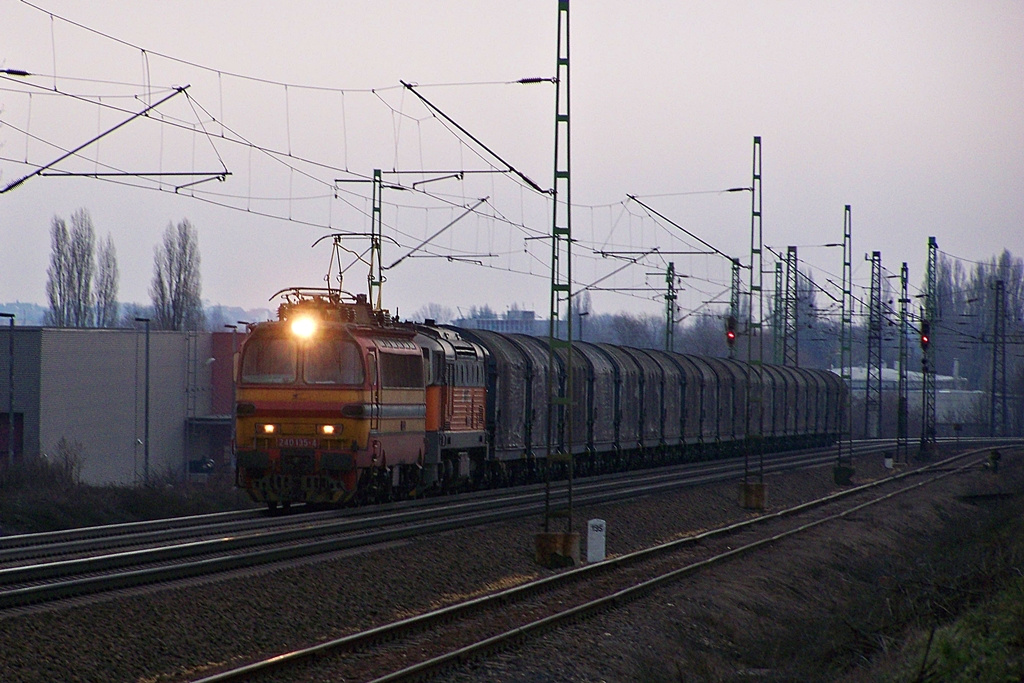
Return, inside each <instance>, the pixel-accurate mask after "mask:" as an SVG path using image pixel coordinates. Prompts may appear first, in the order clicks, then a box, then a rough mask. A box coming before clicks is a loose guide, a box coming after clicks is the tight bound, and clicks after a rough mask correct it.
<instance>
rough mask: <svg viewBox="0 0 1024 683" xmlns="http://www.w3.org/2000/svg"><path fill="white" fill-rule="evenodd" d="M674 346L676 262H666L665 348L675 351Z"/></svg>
mask: <svg viewBox="0 0 1024 683" xmlns="http://www.w3.org/2000/svg"><path fill="white" fill-rule="evenodd" d="M675 346H676V264H675V263H673V262H672V261H669V263H668V270H667V271H666V272H665V350H666V351H675Z"/></svg>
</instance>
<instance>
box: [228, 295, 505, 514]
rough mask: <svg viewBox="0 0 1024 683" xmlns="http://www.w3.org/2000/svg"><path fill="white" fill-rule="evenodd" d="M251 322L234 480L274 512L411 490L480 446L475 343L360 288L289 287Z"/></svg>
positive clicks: (451, 473) (445, 479)
mask: <svg viewBox="0 0 1024 683" xmlns="http://www.w3.org/2000/svg"><path fill="white" fill-rule="evenodd" d="M279 294H282V295H283V296H284V298H285V302H284V303H282V304H281V305H280V307H279V309H278V320H276V321H272V322H266V323H259V324H257V325H253V326H251V327H250V329H249V334H248V336H247V338H246V340H245V342H244V343H243V345H242V348H241V351H240V362H239V367H238V372H237V386H236V402H237V403H236V436H235V452H236V483H237V485H238V486H240V487H242V488H244V489H245V490H246V491H248V492H249V495H250V496H251V497H252V498H253V500H255V501H257V502H262V503H266V504H267V505H268V507H270V508H271V509H274V508H276V507H277V506H278V505H282V506H284V507H288V506H290V505H291V503H293V502H306V503H321V504H341V503H346V502H350V501H356V502H369V501H384V500H389V499H390V498H391V497H392V496H393V495H400V496H408V495H414V494H415V493H416V492H417V491H418V490H420V489H422V488H424V487H432V486H438V485H440V486H448V485H450V483H451V482H453V481H455V480H457V479H458V478H459V477H460V476H465V475H467V474H468V470H469V457H470V454H474V455H476V456H477V457H480V456H482V454H483V453H484V451H485V450H486V439H485V433H484V400H485V396H484V372H483V362H482V350H481V349H480V347H479V346H476V345H474V344H471V343H469V342H465V341H463V340H461V339H460V338H459V336H458V335H457V334H454V333H450V332H446V331H443V330H439V329H436V328H429V329H428V328H424V329H423V331H418V330H417V328H416V327H415V326H413V325H410V324H401V323H398V322H397V321H395V320H393V319H392V318H391V317H390V316H389V314H388V312H387V311H380V310H374V309H373V308H372V307H371V305H370V304H369V302H368V301H367V300H366V297H365V296H364V295H358V296H356V297H349V296H347V295H343V294H342V293H340V292H339V291H337V290H311V289H292V290H286V291H284V292H282V293H279Z"/></svg>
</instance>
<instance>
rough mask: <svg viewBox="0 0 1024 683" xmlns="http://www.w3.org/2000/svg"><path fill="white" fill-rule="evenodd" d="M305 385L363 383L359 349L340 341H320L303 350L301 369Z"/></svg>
mask: <svg viewBox="0 0 1024 683" xmlns="http://www.w3.org/2000/svg"><path fill="white" fill-rule="evenodd" d="M302 375H303V379H304V380H305V381H306V383H307V384H357V385H361V384H362V383H363V359H362V355H361V354H360V353H359V347H358V346H356V345H355V344H354V343H353V342H350V341H343V340H341V339H322V340H319V341H317V342H316V343H315V344H310V345H308V346H307V347H306V349H305V363H304V364H303V369H302Z"/></svg>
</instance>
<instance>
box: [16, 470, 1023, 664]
mask: <svg viewBox="0 0 1024 683" xmlns="http://www.w3.org/2000/svg"><path fill="white" fill-rule="evenodd" d="M1006 460H1007V459H1005V458H1004V464H1007V463H1006ZM855 466H856V470H857V473H856V481H855V483H862V482H866V481H870V480H872V479H874V478H878V477H881V476H885V475H886V474H887V473H888V471H887V470H885V469H884V468H883V466H882V459H881V457H880V456H876V457H874V458H871V459H861V460H859V461H857V462H856V463H855ZM1006 469H1010V468H1006ZM765 481H766V484H767V491H768V504H769V511H771V510H777V509H780V508H784V507H788V506H790V505H793V504H796V503H798V502H801V501H804V500H808V499H811V498H815V497H818V496H821V495H825V494H827V493H830V492H833V491H835V489H836V486H835V484H834V482H833V480H832V470H831V467H818V468H811V469H804V470H799V471H795V472H790V473H786V474H782V475H771V476H768V477H766V480H765ZM754 514H755V513H753V512H750V511H746V510H743V509H742V508H740V506H739V505H738V482H735V481H733V482H727V483H721V484H713V485H706V486H701V487H695V488H681V489H680V490H678V491H676V492H673V493H662V494H656V495H649V496H645V497H641V498H638V499H635V500H631V501H626V502H620V503H617V504H612V505H604V506H600V507H595V508H590V509H588V508H578V509H577V510H576V513H575V520H576V524H575V526H576V527H578V530H579V531H580V533H581V536H582V537H583V538H585V536H586V534H585V529H586V523H587V520H588V519H591V518H601V519H604V520H605V521H606V523H607V539H606V544H607V550H608V553H609V554H610V555H613V554H623V553H627V552H630V551H633V550H638V549H640V548H643V547H648V546H650V545H653V544H655V543H658V542H663V541H666V540H669V539H672V538H675V537H678V536H680V535H684V534H690V533H693V532H695V531H698V530H702V529H707V528H711V527H716V526H720V525H722V524H725V523H727V522H730V521H736V520H740V519H745V518H748V517H751V516H753V515H754ZM542 521H543V520H542V519H538V518H526V519H520V520H514V521H511V522H505V523H498V524H490V525H486V526H479V527H473V528H469V529H465V530H461V531H456V532H446V533H440V534H432V535H429V536H425V537H423V538H419V539H416V540H413V541H409V542H404V543H400V544H390V545H388V546H382V547H371V548H366V549H362V550H359V551H355V552H347V553H343V554H336V555H332V556H330V557H329V558H326V559H323V560H321V561H316V562H304V563H302V564H299V565H297V566H289V567H286V568H277V569H273V570H269V571H267V570H263V571H254V572H249V573H246V574H243V575H232V576H230V577H221V578H209V579H206V580H204V581H202V582H197V583H192V584H189V585H185V586H176V587H155V588H151V589H148V590H146V591H144V592H136V593H133V594H128V595H121V596H116V597H107V598H104V599H102V600H94V601H90V602H86V603H81V604H75V605H68V606H64V607H58V608H52V609H46V610H43V611H38V612H34V613H29V614H21V615H8V616H0V680H3V681H8V682H10V683H14V682H16V681H146V682H153V683H155V682H158V681H181V680H193V679H196V678H201V677H202V676H204V675H207V674H209V673H212V672H213V671H215V670H217V669H219V668H222V667H224V666H226V665H238V664H242V663H245V662H248V661H252V660H254V659H258V658H261V657H266V656H269V655H273V654H280V653H284V652H288V651H291V650H294V649H296V648H301V647H306V646H309V645H312V644H315V643H317V642H321V641H323V640H326V639H330V638H336V637H339V636H342V635H344V634H347V633H353V632H356V631H360V630H364V629H366V628H368V627H372V626H374V625H378V624H382V623H387V622H390V621H394V620H396V619H398V618H401V617H403V616H409V615H412V614H416V613H420V612H423V611H425V610H429V609H432V608H437V607H441V606H444V605H446V604H450V603H453V602H457V601H461V600H465V599H467V598H471V597H473V596H477V595H481V594H484V593H487V592H490V591H494V590H498V589H501V588H506V587H509V586H512V585H515V584H518V583H521V582H524V581H529V580H531V579H535V578H539V577H541V576H544V575H547V574H549V573H551V571H550V570H547V569H543V568H541V567H539V566H538V565H537V564H536V563H535V562H534V558H533V549H534V536H535V534H536V533H537V532H538V531H539V530H540V529H541V524H542ZM877 550H878V551H879V552H883V551H884V547H880V548H877ZM584 552H585V551H584ZM775 552H776V555H775V559H770V557H769V556H767V555H766V556H765V557H766V558H769V559H765V558H760V559H758V560H756V562H759V563H761V565H760V566H761V570H762V571H764V572H765V573H767V572H768V570H769V569H770V568H771V565H772V563H773V562H776V561H781V560H780V558H779V556H778V554H777V553H778V552H779V551H775ZM798 554H799V553H798ZM759 557H760V556H759ZM751 561H755V560H745V561H744V562H751ZM764 563H767V564H764ZM812 565H813V562H812V560H809V559H806V558H805V562H804V566H803V568H804V569H807V568H808V567H810V568H811V569H812V570H813V566H812ZM737 566H739V565H737ZM735 572H736V570H735V569H730V568H728V567H727V568H723V569H722V570H720V571H719V570H712V571H710V572H708V573H707V574H706V575H703V576H702V577H701V578H700V579H699V581H701V582H704V583H708V582H710V584H711V585H717V586H718V589H717V590H718V592H722V591H730V590H742V589H743V588H742V586H741V587H737V588H731V587H729V586H730V585H731V584H729V583H728V582H729V581H732V580H733V579H734V578H735V576H734V574H735ZM746 581H747V583H746V584H745V585H746V589H750V590H761V591H764V590H772V586H770V585H764V584H758V583H757V582H756V581H753V580H752V579H749V577H748V579H746ZM788 589H792V588H787V590H788ZM702 590H704V591H706V592H705V595H707V596H708V597H707V600H704V599H703V598H702V597H701V594H699V593H693V592H687V591H685V590H684V591H683V592H682V593H678V594H675V595H672V594H661V593H659V594H658V596H656V598H654V599H653V600H654V602H653V603H652V604H651V605H644V604H643V603H642V602H641V603H634V604H632V605H629V606H627V607H626V608H624V609H623V610H621V611H620V610H616V611H615V613H613V614H609V615H607V616H602V617H598V618H596V619H591V620H587V621H586V622H583V623H581V624H578V625H576V626H573V627H571V628H570V629H566V630H560V631H556V632H553V633H549V634H547V635H544V636H542V637H541V638H539V639H537V641H536V642H528V643H526V644H525V645H524V646H523V647H522V648H517V649H516V650H514V651H511V652H509V653H504V654H500V655H496V656H494V657H492V658H490V659H488V660H486V661H484V662H478V663H473V664H471V665H468V666H467V667H465V668H464V669H463V670H461V671H458V672H454V673H452V677H453V678H454V679H455V680H459V681H485V680H502V681H515V682H524V683H525V682H527V681H537V682H539V681H570V680H572V681H599V680H607V681H620V680H639V679H642V678H644V677H646V674H645V673H644V672H645V671H647V673H650V674H652V675H653V674H654V673H657V674H658V676H655V677H654V678H653V680H689V678H687V677H686V676H685V675H683V672H680V677H679V678H675V677H674V675H673V673H672V672H673V671H674V669H673V667H678V666H684V665H686V664H685V662H686V660H685V657H684V658H683V659H681V660H677V661H676V662H675V663H673V662H666V663H665V667H666V668H665V670H664V671H661V670H660V669H659V670H657V671H654V670H650V671H648V669H650V667H655V664H653V663H654V662H658V661H661V660H662V659H664V657H663V653H662V652H661V651H660V650H659V649H658V648H659V647H661V646H663V645H664V642H665V636H666V634H665V633H664V629H665V628H666V625H665V624H670V625H671V624H675V626H672V627H671V628H676V629H678V630H681V631H686V630H688V629H689V630H696V632H699V631H700V629H701V628H702V625H701V622H700V620H699V618H698V619H697V620H696V621H693V620H692V617H693V614H696V613H698V612H700V610H701V609H710V607H709V602H708V601H711V600H713V599H714V594H715V591H714V590H710V591H709V590H708V589H707V588H706V587H705V588H703V589H702ZM686 601H689V603H690V609H689V611H688V612H686V613H684V612H683V611H680V610H679V609H678V608H677V607H676V605H678V604H683V603H684V602H686ZM643 602H646V601H643ZM698 608H700V609H698ZM687 615H689V616H687ZM704 627H705V628H706V627H707V626H706V625H705V626H704ZM698 637H699V634H698ZM708 642H709V647H710V644H711V642H712V639H711V638H710V637H709V639H708ZM716 643H717V644H718V645H719V646H720V642H719V641H716ZM718 656H719V657H720V658H723V659H728V657H729V653H728V652H720V653H719V655H718ZM680 662H682V664H681V663H680ZM645 667H646V668H645ZM655 668H656V667H655ZM662 674H666V675H668V677H667V678H662V677H661V676H662ZM638 677H639V678H638ZM289 680H290V679H289Z"/></svg>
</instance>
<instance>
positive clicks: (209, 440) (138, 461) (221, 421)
mask: <svg viewBox="0 0 1024 683" xmlns="http://www.w3.org/2000/svg"><path fill="white" fill-rule="evenodd" d="M11 332H12V331H11V330H10V328H8V327H6V326H0V457H2V458H6V457H7V447H8V439H10V438H13V440H14V453H15V458H16V459H18V458H22V457H26V456H28V457H34V456H45V457H52V456H54V454H55V449H56V446H57V444H58V442H60V440H61V439H62V438H63V439H67V441H69V442H78V443H80V444H81V445H82V450H83V466H82V470H81V473H82V480H83V481H85V482H87V483H92V484H106V483H133V482H141V481H142V480H143V479H144V477H145V469H146V464H145V451H146V401H145V387H146V333H145V331H144V330H141V329H139V330H133V329H72V328H49V327H15V328H14V329H13V335H14V410H13V420H12V419H11V415H10V410H9V407H8V395H9V394H8V386H9V385H8V368H9V367H10V360H9V357H8V356H9V352H8V351H7V349H8V348H9V347H8V340H9V335H10V334H11ZM240 341H241V335H239V336H238V337H237V338H234V337H233V333H230V332H214V333H210V332H159V331H155V330H154V331H152V332H151V333H150V354H149V356H150V359H149V385H150V391H149V396H150V400H149V474H150V476H151V477H161V476H163V475H166V474H170V475H172V476H174V477H176V478H181V477H183V476H184V473H185V472H186V471H187V469H188V463H189V461H190V460H195V461H199V460H208V459H212V460H214V461H215V462H217V463H218V465H219V466H221V467H225V466H226V467H230V442H231V422H232V414H233V405H234V395H233V393H232V392H233V390H234V389H233V381H232V373H233V371H232V367H233V349H234V348H235V344H236V343H239V342H240ZM12 425H13V429H12V428H11V427H12Z"/></svg>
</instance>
